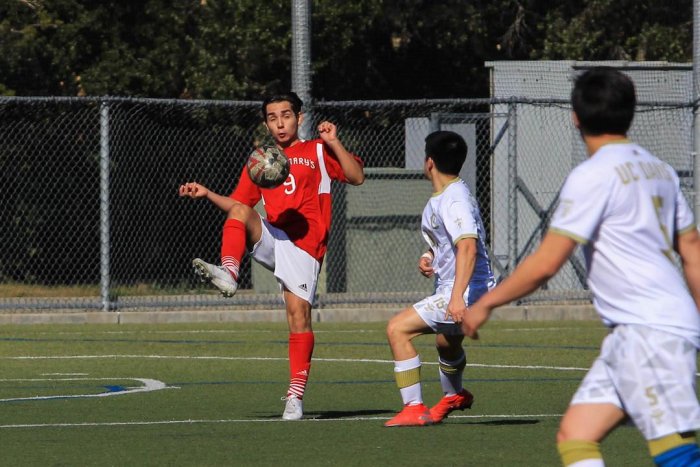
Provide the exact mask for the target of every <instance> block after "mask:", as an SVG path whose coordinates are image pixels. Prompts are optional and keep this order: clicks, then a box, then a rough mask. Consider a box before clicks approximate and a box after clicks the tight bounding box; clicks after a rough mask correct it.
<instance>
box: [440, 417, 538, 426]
mask: <svg viewBox="0 0 700 467" xmlns="http://www.w3.org/2000/svg"><path fill="white" fill-rule="evenodd" d="M538 423H540V420H536V419H531V418H529V419H512V420H484V421H473V420H470V421H466V420H460V421H456V420H454V419H453V420H452V422H451V423H450V425H485V426H507V425H536V424H538Z"/></svg>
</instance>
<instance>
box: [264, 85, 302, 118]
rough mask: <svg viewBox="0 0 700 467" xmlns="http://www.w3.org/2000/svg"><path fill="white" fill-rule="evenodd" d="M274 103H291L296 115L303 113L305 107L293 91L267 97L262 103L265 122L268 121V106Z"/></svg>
mask: <svg viewBox="0 0 700 467" xmlns="http://www.w3.org/2000/svg"><path fill="white" fill-rule="evenodd" d="M274 102H289V103H290V104H291V105H292V111H293V112H294V113H295V114H296V115H299V114H300V113H301V107H302V106H303V105H304V103H303V102H302V101H301V99H300V98H299V96H297V94H296V93H295V92H293V91H288V92H283V93H280V94H274V95H271V96H267V97H266V98H265V99H264V100H263V103H262V116H263V120H266V119H267V106H268V105H269V104H272V103H274Z"/></svg>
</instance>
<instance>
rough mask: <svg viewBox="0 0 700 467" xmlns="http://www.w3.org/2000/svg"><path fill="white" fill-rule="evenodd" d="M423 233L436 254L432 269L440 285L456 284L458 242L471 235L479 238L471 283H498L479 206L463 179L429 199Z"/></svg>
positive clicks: (450, 184)
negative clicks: (490, 258)
mask: <svg viewBox="0 0 700 467" xmlns="http://www.w3.org/2000/svg"><path fill="white" fill-rule="evenodd" d="M421 232H422V233H423V237H424V238H425V241H426V242H428V245H429V246H430V248H431V249H432V250H433V254H434V255H435V258H434V259H433V270H434V273H435V283H436V286H437V287H439V286H441V285H443V284H450V285H451V284H453V283H454V280H455V253H456V247H455V244H456V243H457V241H458V240H460V239H462V238H469V237H471V238H476V245H477V254H476V265H475V266H474V273H473V274H472V277H471V280H470V282H469V283H470V284H477V283H485V284H487V286H488V287H489V288H490V287H493V286H494V285H495V279H494V276H493V271H492V270H491V263H490V261H489V256H488V253H487V252H486V246H485V244H484V226H483V223H482V221H481V214H480V213H479V206H478V204H477V202H476V200H475V199H474V197H473V196H472V194H471V192H470V191H469V188H468V187H467V185H466V184H465V183H464V181H463V180H462V179H460V178H455V179H454V181H452V182H450V183H449V184H448V185H447V186H446V187H445V188H444V189H443V190H442V191H440V192H438V193H435V194H433V196H432V197H431V198H430V200H428V203H427V204H426V206H425V209H423V218H422V220H421Z"/></svg>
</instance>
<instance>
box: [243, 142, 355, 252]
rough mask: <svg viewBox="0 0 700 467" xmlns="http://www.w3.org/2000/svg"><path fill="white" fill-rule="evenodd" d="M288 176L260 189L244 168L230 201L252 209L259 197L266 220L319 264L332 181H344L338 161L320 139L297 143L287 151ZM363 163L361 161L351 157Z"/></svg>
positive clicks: (328, 218) (328, 220)
mask: <svg viewBox="0 0 700 467" xmlns="http://www.w3.org/2000/svg"><path fill="white" fill-rule="evenodd" d="M284 154H285V155H286V156H287V158H288V159H289V163H290V168H289V176H288V177H287V180H285V181H284V183H283V184H282V185H280V186H278V187H276V188H260V187H259V186H257V185H256V184H254V183H253V182H252V181H251V180H250V177H249V176H248V171H247V170H246V168H245V166H244V167H243V170H242V172H241V177H240V180H239V182H238V186H236V189H235V190H234V191H233V193H231V196H230V197H231V198H233V199H235V200H236V201H239V202H241V203H243V204H246V205H248V206H250V207H253V206H255V205H256V204H257V203H258V201H260V199H261V198H262V200H263V205H264V206H265V213H266V215H267V221H268V222H269V223H270V224H272V225H274V226H275V227H277V228H278V229H282V230H284V232H285V233H286V234H287V235H288V236H289V239H290V240H291V241H292V242H293V243H294V244H295V245H296V246H297V247H299V248H301V249H302V250H304V251H306V252H307V253H309V254H310V255H311V256H313V257H314V258H316V259H317V260H318V261H319V262H320V261H322V260H323V256H324V255H325V254H326V248H327V245H328V231H329V230H330V227H331V180H338V181H341V182H344V183H345V182H347V178H346V177H345V174H344V173H343V168H342V167H341V166H340V162H338V160H337V159H336V158H335V156H334V155H332V154H331V153H330V152H329V151H328V150H327V149H326V145H325V144H324V143H323V140H321V139H314V140H311V141H299V142H298V143H297V144H294V145H292V146H290V147H288V148H286V149H284ZM354 157H355V159H356V160H357V161H358V162H359V163H360V164H362V161H361V160H360V159H359V158H358V157H357V156H354Z"/></svg>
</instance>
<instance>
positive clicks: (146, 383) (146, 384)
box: [0, 377, 174, 402]
mask: <svg viewBox="0 0 700 467" xmlns="http://www.w3.org/2000/svg"><path fill="white" fill-rule="evenodd" d="M125 379H128V380H134V381H138V382H140V383H142V384H143V386H136V387H127V388H124V389H122V390H120V391H111V392H100V393H97V394H54V395H51V396H30V397H13V398H10V399H0V402H18V401H41V400H54V399H85V398H92V397H112V396H122V395H124V394H133V393H137V392H151V391H160V390H162V389H171V388H174V386H166V384H165V383H164V382H162V381H158V380H157V379H150V378H120V377H115V378H13V379H0V382H38V381H114V380H125Z"/></svg>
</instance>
